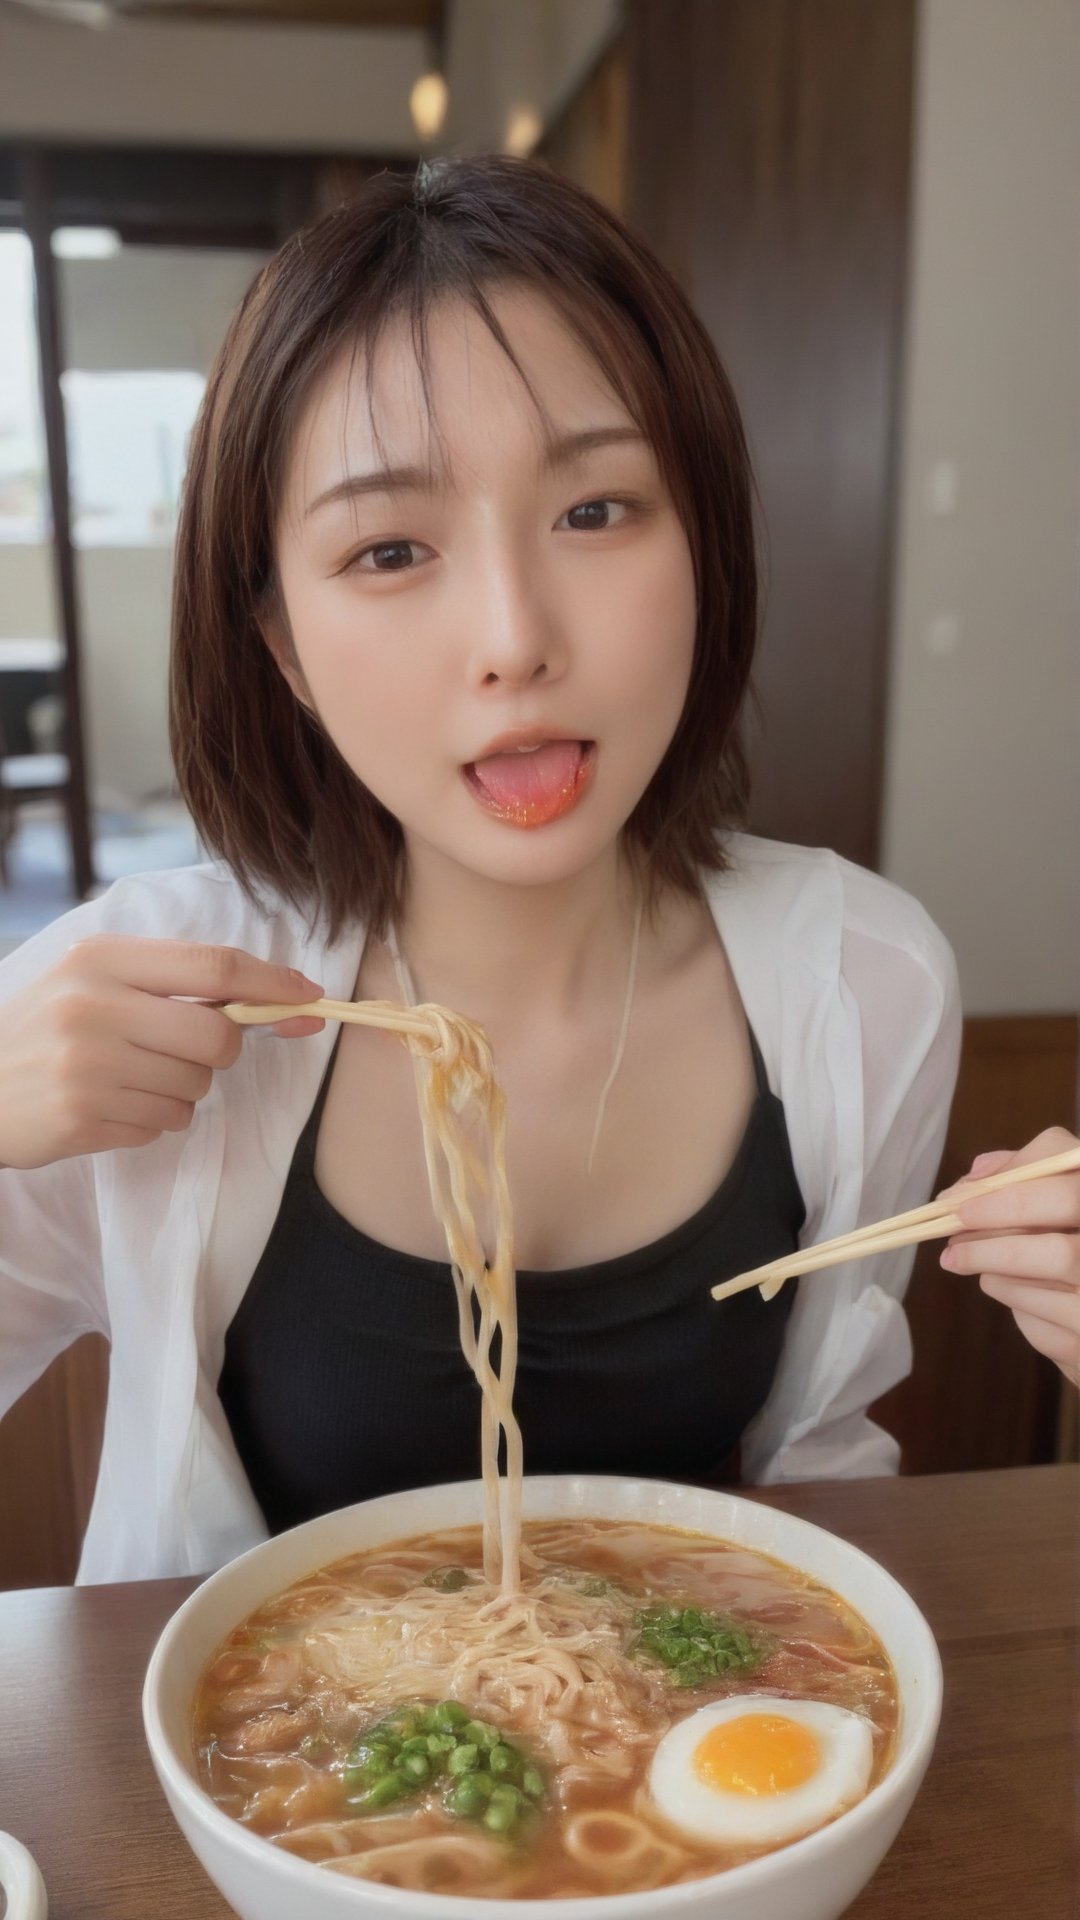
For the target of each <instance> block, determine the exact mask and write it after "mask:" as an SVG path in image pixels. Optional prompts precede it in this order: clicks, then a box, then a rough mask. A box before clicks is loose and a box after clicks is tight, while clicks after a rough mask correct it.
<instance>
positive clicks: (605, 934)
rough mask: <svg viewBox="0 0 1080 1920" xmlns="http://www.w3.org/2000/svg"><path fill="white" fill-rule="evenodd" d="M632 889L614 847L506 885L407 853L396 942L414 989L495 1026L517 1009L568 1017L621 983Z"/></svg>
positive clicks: (634, 896)
mask: <svg viewBox="0 0 1080 1920" xmlns="http://www.w3.org/2000/svg"><path fill="white" fill-rule="evenodd" d="M637 894H638V886H637V883H636V881H635V878H634V876H633V874H632V872H631V871H630V868H629V865H628V863H627V862H626V861H625V860H624V859H623V858H621V857H620V855H619V854H618V852H617V850H616V849H611V851H610V853H609V854H607V855H605V857H604V859H603V860H602V861H597V862H595V863H594V864H593V865H592V866H590V867H589V868H588V869H586V870H585V871H584V872H582V873H579V874H574V875H572V876H571V877H570V878H569V879H566V880H560V881H558V882H557V883H552V884H550V885H545V884H541V885H537V886H533V887H515V886H510V885H506V884H503V883H500V882H498V881H492V880H488V879H486V878H484V877H483V876H481V875H477V874H470V873H467V872H463V871H462V869H461V868H459V867H454V868H452V869H451V868H450V867H449V866H448V865H446V864H444V863H441V862H439V861H436V860H431V859H427V858H425V857H424V856H423V855H422V854H421V855H420V857H418V858H415V857H410V862H409V873H408V882H407V886H406V892H405V901H404V909H403V913H402V918H401V923H400V925H399V928H398V941H399V945H400V947H401V950H402V953H403V954H404V955H405V957H406V959H407V962H408V966H409V970H410V973H411V975H412V979H413V983H414V986H415V988H416V992H417V994H418V996H419V998H420V999H422V1000H440V1001H442V1002H443V1004H444V1005H447V1006H452V1007H456V1008H457V1009H459V1010H460V1011H461V1012H465V1013H469V1014H471V1015H472V1016H473V1017H476V1018H481V1019H484V1020H485V1022H487V1021H490V1022H491V1023H492V1024H493V1025H496V1026H499V1025H501V1024H502V1022H503V1020H504V1019H505V1020H514V1019H515V1018H516V1019H518V1020H520V1017H521V1011H522V1008H523V1007H526V1006H527V1007H529V1008H530V1009H531V1011H532V1013H533V1014H534V1015H535V1014H542V1013H543V1012H545V1011H546V1012H548V1013H549V1014H551V1015H552V1016H553V1017H557V1018H560V1019H569V1018H572V1017H573V1016H574V1015H575V1014H577V1013H579V1012H581V1011H582V1010H583V1009H585V1008H587V1007H589V1006H590V1005H592V1004H595V1001H596V999H597V997H602V998H603V999H604V1001H605V1003H607V1002H609V1001H610V998H611V983H612V979H613V977H616V978H618V979H620V980H621V978H622V975H623V973H624V971H625V967H626V948H627V940H628V937H629V931H630V928H631V926H632V923H633V917H634V911H635V903H636V899H637Z"/></svg>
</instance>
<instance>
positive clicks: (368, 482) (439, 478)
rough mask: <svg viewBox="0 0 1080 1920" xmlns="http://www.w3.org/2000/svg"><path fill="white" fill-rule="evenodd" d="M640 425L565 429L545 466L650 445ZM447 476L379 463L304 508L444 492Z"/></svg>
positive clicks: (553, 468) (548, 445) (547, 449)
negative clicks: (388, 495) (606, 449)
mask: <svg viewBox="0 0 1080 1920" xmlns="http://www.w3.org/2000/svg"><path fill="white" fill-rule="evenodd" d="M647 444H648V442H647V441H646V438H645V435H644V434H643V433H642V432H641V430H640V428H638V427H615V426H612V427H583V428H582V429H581V430H580V431H579V432H577V433H563V434H559V435H557V436H556V438H555V439H553V440H546V441H545V443H544V452H543V458H542V460H541V470H542V471H543V472H545V473H554V472H557V471H558V470H559V469H560V468H562V467H569V466H572V465H573V464H574V462H575V461H577V460H582V459H584V457H585V455H586V454H588V453H594V452H595V451H596V450H597V448H600V447H616V446H624V445H628V446H632V445H637V446H646V445H647ZM446 485H447V481H446V476H445V475H444V474H443V475H440V474H439V473H438V472H437V471H435V470H432V469H431V468H428V467H418V466H402V467H376V468H375V469H374V470H373V471H372V472H371V473H350V474H347V475H346V477H345V479H344V480H339V481H338V482H337V484H336V485H335V486H332V487H328V488H327V489H326V492H325V493H320V494H318V495H317V496H316V498H315V499H314V500H312V502H311V503H310V505H309V506H307V507H306V508H305V509H304V517H305V519H307V518H309V517H310V515H311V514H313V513H318V512H319V511H320V509H321V508H323V507H330V506H336V505H337V503H338V502H339V501H342V500H358V499H360V498H362V496H363V495H364V494H367V493H428V494H430V493H441V492H443V491H445V489H446Z"/></svg>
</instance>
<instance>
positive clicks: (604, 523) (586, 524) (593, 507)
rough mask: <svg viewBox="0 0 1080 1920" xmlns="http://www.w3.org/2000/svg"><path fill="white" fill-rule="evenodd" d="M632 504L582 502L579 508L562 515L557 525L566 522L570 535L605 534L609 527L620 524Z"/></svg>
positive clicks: (621, 501) (606, 500)
mask: <svg viewBox="0 0 1080 1920" xmlns="http://www.w3.org/2000/svg"><path fill="white" fill-rule="evenodd" d="M632 504H633V503H632V502H631V501H629V500H613V499H603V500H583V501H582V502H581V505H580V506H578V507H571V508H570V510H569V512H568V513H564V514H563V517H562V520H560V521H559V523H558V524H559V526H562V525H563V523H564V522H566V521H568V522H569V523H570V531H571V532H572V533H606V531H607V529H608V528H609V527H617V526H620V525H621V524H622V520H623V518H624V517H625V516H626V515H627V514H628V513H629V512H630V510H631V507H632Z"/></svg>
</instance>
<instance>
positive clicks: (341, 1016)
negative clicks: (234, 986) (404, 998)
mask: <svg viewBox="0 0 1080 1920" xmlns="http://www.w3.org/2000/svg"><path fill="white" fill-rule="evenodd" d="M218 1012H219V1013H224V1014H227V1015H228V1018H229V1019H230V1020H235V1022H236V1024H237V1026H240V1027H270V1026H273V1025H275V1024H276V1022H277V1021H278V1020H309V1019H312V1020H346V1021H349V1022H351V1023H352V1025H353V1026H356V1027H387V1028H389V1029H391V1030H392V1031H393V1032H395V1033H430V1031H431V1022H430V1020H429V1019H428V1018H427V1017H426V1016H425V1015H424V1014H423V1013H422V1012H421V1011H420V1010H419V1009H418V1008H414V1007H404V1006H401V1007H399V1006H398V1005H396V1003H395V1002H393V1001H390V1000H305V1001H303V1003H302V1004H301V1005H300V1006H295V1005H294V1006H289V1005H287V1004H285V1003H282V1004H280V1005H277V1004H275V1005H273V1006H267V1007H256V1006H249V1005H247V1003H246V1002H244V1001H241V1000H232V1001H230V1002H229V1004H228V1006H224V1007H219V1008H218Z"/></svg>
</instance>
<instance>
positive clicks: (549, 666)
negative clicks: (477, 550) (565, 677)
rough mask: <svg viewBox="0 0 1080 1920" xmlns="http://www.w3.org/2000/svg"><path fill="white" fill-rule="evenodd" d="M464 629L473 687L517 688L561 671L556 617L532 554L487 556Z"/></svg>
mask: <svg viewBox="0 0 1080 1920" xmlns="http://www.w3.org/2000/svg"><path fill="white" fill-rule="evenodd" d="M469 630H470V636H471V640H470V673H469V678H470V681H471V683H472V685H473V686H474V687H497V686H498V687H503V688H520V687H525V686H528V685H530V683H531V682H533V681H539V680H552V679H557V678H558V677H559V676H560V675H561V674H562V673H563V672H564V670H565V666H566V645H565V638H564V635H563V629H562V622H561V620H560V618H559V615H558V612H557V610H556V608H555V607H554V605H553V604H551V597H550V595H549V594H548V593H547V591H546V588H545V582H544V579H543V571H542V568H541V566H540V564H539V562H538V561H536V560H535V559H534V560H533V561H532V563H529V562H527V561H526V560H525V559H524V557H522V556H514V555H508V554H503V555H501V556H497V557H494V558H492V557H491V556H490V555H489V556H488V557H487V559H486V561H485V565H484V569H483V586H482V588H481V589H480V590H479V591H478V592H477V594H476V597H475V600H474V602H473V607H472V613H471V616H470V620H469Z"/></svg>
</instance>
